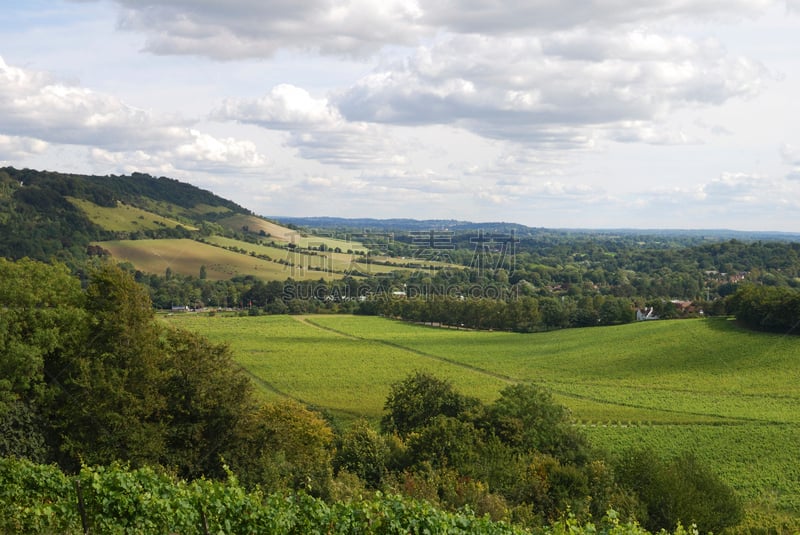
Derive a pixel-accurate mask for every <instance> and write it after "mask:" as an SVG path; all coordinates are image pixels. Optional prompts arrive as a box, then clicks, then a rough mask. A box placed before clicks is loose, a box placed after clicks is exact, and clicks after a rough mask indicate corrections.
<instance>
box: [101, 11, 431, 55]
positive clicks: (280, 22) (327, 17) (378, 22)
mask: <svg viewBox="0 0 800 535" xmlns="http://www.w3.org/2000/svg"><path fill="white" fill-rule="evenodd" d="M117 1H118V3H119V4H121V5H122V6H124V7H125V11H124V12H123V14H122V15H121V17H120V21H119V25H120V27H121V28H124V29H128V30H135V31H139V32H144V33H145V34H147V42H146V44H145V49H146V50H147V51H149V52H153V53H155V54H178V55H185V54H191V55H199V56H207V57H210V58H214V59H219V60H230V59H236V58H254V57H256V58H258V57H260V58H264V57H270V56H272V55H273V54H275V52H276V51H278V50H280V49H283V48H293V49H301V50H308V51H315V52H316V51H318V52H321V53H323V54H346V55H356V56H358V55H365V54H367V55H368V54H372V53H374V52H375V51H376V50H378V49H380V48H381V47H382V46H383V45H385V44H387V43H400V44H410V43H412V42H414V41H415V40H416V38H417V36H418V35H420V34H422V33H423V28H422V27H420V26H419V25H418V24H417V22H416V21H417V19H418V18H419V17H420V15H421V12H420V9H419V7H418V6H417V4H416V2H414V1H412V0H383V1H381V2H371V1H369V0H344V1H339V2H328V1H325V0H297V1H278V2H264V1H261V0H228V1H226V2H195V3H187V2H185V1H183V0H157V1H150V2H147V3H146V4H145V5H143V4H142V3H141V2H138V1H136V0H117Z"/></svg>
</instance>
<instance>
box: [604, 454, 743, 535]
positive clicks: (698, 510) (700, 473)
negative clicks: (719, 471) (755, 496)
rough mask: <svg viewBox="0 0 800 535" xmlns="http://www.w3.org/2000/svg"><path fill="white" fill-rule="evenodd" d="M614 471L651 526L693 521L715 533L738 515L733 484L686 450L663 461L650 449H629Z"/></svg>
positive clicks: (740, 513) (644, 522)
mask: <svg viewBox="0 0 800 535" xmlns="http://www.w3.org/2000/svg"><path fill="white" fill-rule="evenodd" d="M617 475H618V479H619V481H620V483H621V484H623V485H625V486H627V487H628V488H630V489H631V490H632V491H633V492H634V493H635V494H636V495H637V496H638V498H639V501H640V502H641V504H642V506H643V508H644V512H643V515H642V518H641V519H640V520H641V521H642V525H643V526H644V527H645V528H647V529H648V530H650V531H653V532H655V531H658V530H660V529H674V528H675V526H677V525H678V524H683V525H689V524H696V525H697V529H698V530H699V531H701V532H704V533H705V532H715V533H719V532H720V531H722V530H723V529H725V528H727V527H730V526H735V525H736V524H738V523H739V522H741V520H742V518H743V510H742V505H741V502H740V500H739V499H738V497H737V496H736V495H735V493H734V492H733V490H732V489H731V488H730V487H729V486H727V485H726V484H725V483H724V482H723V481H722V480H721V479H719V477H718V476H716V475H715V474H713V473H712V472H711V471H710V470H708V468H706V467H705V466H703V465H702V464H701V463H700V462H699V461H698V460H697V458H696V457H695V456H694V455H693V454H691V453H684V454H682V455H679V456H677V457H675V458H673V459H671V460H666V461H665V460H662V459H660V458H659V457H658V455H657V454H656V453H655V452H653V451H650V450H644V449H642V450H634V451H629V452H628V453H627V454H625V455H624V456H623V458H622V460H621V461H620V462H619V464H618V467H617Z"/></svg>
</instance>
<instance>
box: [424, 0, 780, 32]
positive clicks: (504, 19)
mask: <svg viewBox="0 0 800 535" xmlns="http://www.w3.org/2000/svg"><path fill="white" fill-rule="evenodd" d="M775 3H776V2H773V1H770V0H731V1H723V0H696V1H693V2H686V1H682V0H666V1H660V2H652V1H651V0H630V1H627V2H606V1H603V0H590V1H585V0H567V1H563V0H531V1H527V2H517V1H514V0H495V1H492V2H485V1H482V0H441V1H439V2H431V3H430V5H429V6H427V9H426V11H425V15H424V17H423V21H424V22H426V23H428V24H430V25H433V26H441V27H444V28H447V29H448V30H450V31H453V32H459V33H473V32H481V33H494V34H501V33H509V32H520V31H522V30H536V29H553V28H555V29H563V28H571V27H575V26H590V27H593V28H607V27H609V26H618V25H625V24H640V23H642V22H645V21H650V22H661V21H663V20H665V19H691V20H697V19H706V18H714V19H718V18H739V17H752V16H755V15H758V14H760V13H762V12H763V11H764V10H765V9H766V8H767V7H769V6H770V5H773V4H775Z"/></svg>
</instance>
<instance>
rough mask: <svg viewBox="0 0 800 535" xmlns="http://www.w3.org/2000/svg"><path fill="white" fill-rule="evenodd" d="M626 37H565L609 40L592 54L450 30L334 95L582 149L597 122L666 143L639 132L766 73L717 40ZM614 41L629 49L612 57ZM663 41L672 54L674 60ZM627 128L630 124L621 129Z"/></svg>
mask: <svg viewBox="0 0 800 535" xmlns="http://www.w3.org/2000/svg"><path fill="white" fill-rule="evenodd" d="M633 35H634V37H630V35H622V36H620V35H618V34H612V33H610V32H606V33H603V32H601V33H600V34H594V35H591V36H590V35H589V34H588V33H585V32H580V35H578V36H577V37H576V34H574V35H572V36H571V37H570V39H572V40H573V42H574V40H575V39H579V38H580V39H585V40H588V41H592V40H600V41H603V42H606V43H609V47H608V48H609V49H610V51H609V50H606V51H603V50H600V51H599V56H598V57H596V58H587V57H585V54H577V53H575V52H574V50H573V51H570V54H571V55H565V51H564V50H563V49H559V51H558V54H557V55H555V56H553V55H548V53H547V47H546V46H544V42H543V40H542V39H539V38H492V37H487V36H456V37H450V38H447V39H445V40H443V41H441V42H439V43H437V44H436V45H434V46H432V47H430V48H428V47H423V48H419V49H418V50H417V52H416V54H415V55H414V56H413V57H412V58H410V59H409V60H408V61H405V62H402V63H397V64H395V65H393V66H392V69H391V70H384V71H381V72H378V73H375V74H372V75H370V76H367V77H365V78H363V79H361V80H360V81H359V82H358V83H356V84H355V85H354V86H352V87H351V88H349V89H348V90H346V91H344V92H342V93H341V94H339V95H337V96H336V98H335V102H336V104H337V105H338V106H339V108H340V110H341V112H342V114H343V115H344V116H345V117H347V118H349V119H351V120H360V121H370V122H383V123H394V124H412V125H419V124H454V125H458V126H461V127H464V128H466V129H468V130H470V131H473V132H475V133H478V134H480V135H483V136H487V137H491V138H496V139H511V140H517V141H524V142H527V143H530V144H533V145H539V146H542V147H550V148H569V147H587V146H591V145H592V144H593V142H594V137H595V134H596V132H597V131H596V130H595V129H596V128H597V127H600V126H602V127H603V128H604V129H606V130H608V131H613V132H615V134H614V135H613V136H612V137H613V138H614V139H617V140H630V141H645V142H665V141H666V138H664V139H659V140H656V136H653V135H652V134H643V133H642V130H643V129H646V128H650V129H651V130H653V129H655V128H656V125H655V121H658V120H660V119H663V118H664V117H666V116H667V114H668V113H670V112H671V111H673V110H676V109H680V108H684V107H689V106H698V105H720V104H722V103H724V102H726V101H728V100H730V99H732V98H736V97H749V96H752V95H755V94H757V93H758V92H759V90H760V89H761V88H762V86H763V84H764V80H765V79H766V78H767V77H768V74H767V72H766V69H765V68H764V67H763V66H762V65H761V64H760V63H758V62H757V61H753V60H750V59H747V58H742V57H729V56H727V55H725V53H724V51H723V50H722V49H721V48H720V47H717V46H713V45H706V44H704V43H695V42H693V41H691V40H689V39H687V38H685V37H664V36H660V35H657V36H652V40H654V41H655V42H657V45H653V46H650V45H647V46H645V47H644V50H639V49H637V48H636V47H637V46H641V44H642V43H647V42H648V37H647V36H646V35H644V34H643V33H642V32H641V31H640V30H636V31H635V32H633ZM584 45H585V46H586V47H587V48H592V49H594V50H598V47H597V46H595V45H594V44H592V43H590V42H587V43H584V44H582V45H581V47H583V46H584ZM654 48H657V49H659V51H658V53H654V52H653V49H654ZM616 49H624V50H626V51H627V52H628V53H627V55H625V54H618V55H617V56H615V55H613V54H612V53H611V51H613V50H616ZM670 49H679V50H680V51H681V53H680V54H677V55H676V56H675V57H674V58H673V57H672V56H671V54H670V53H668V50H670ZM645 122H651V123H652V124H650V125H646V124H645ZM629 128H632V129H633V130H634V132H633V133H632V134H630V135H625V134H624V132H623V131H624V130H627V129H629ZM661 137H663V136H661ZM676 141H679V140H678V139H677V138H674V137H673V138H672V140H671V141H669V142H676Z"/></svg>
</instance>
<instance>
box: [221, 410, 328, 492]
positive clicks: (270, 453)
mask: <svg viewBox="0 0 800 535" xmlns="http://www.w3.org/2000/svg"><path fill="white" fill-rule="evenodd" d="M244 432H245V433H246V435H245V437H244V438H245V441H244V443H243V447H240V448H239V449H237V451H236V452H234V457H233V458H232V459H231V461H232V462H231V468H232V469H233V470H234V472H235V473H237V474H240V477H241V479H242V481H243V482H244V483H246V484H248V485H261V486H262V487H263V488H265V489H267V490H272V491H274V490H279V489H283V488H287V487H288V488H293V489H297V490H300V489H302V490H305V491H306V492H309V493H311V494H312V495H315V496H320V497H326V496H327V495H328V493H329V492H330V485H331V481H332V477H333V476H332V469H331V461H332V458H333V438H334V436H333V430H332V429H331V428H330V426H329V425H328V423H327V422H326V421H325V420H324V419H323V418H322V417H321V416H320V415H319V414H318V413H316V412H314V411H311V410H309V409H307V408H306V407H304V406H303V405H301V404H300V403H298V402H296V401H292V400H286V401H281V402H276V403H267V404H265V405H263V406H262V407H261V408H260V409H259V410H258V411H257V412H256V413H255V414H253V415H252V417H251V419H250V421H249V423H248V424H247V428H246V430H244Z"/></svg>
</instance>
